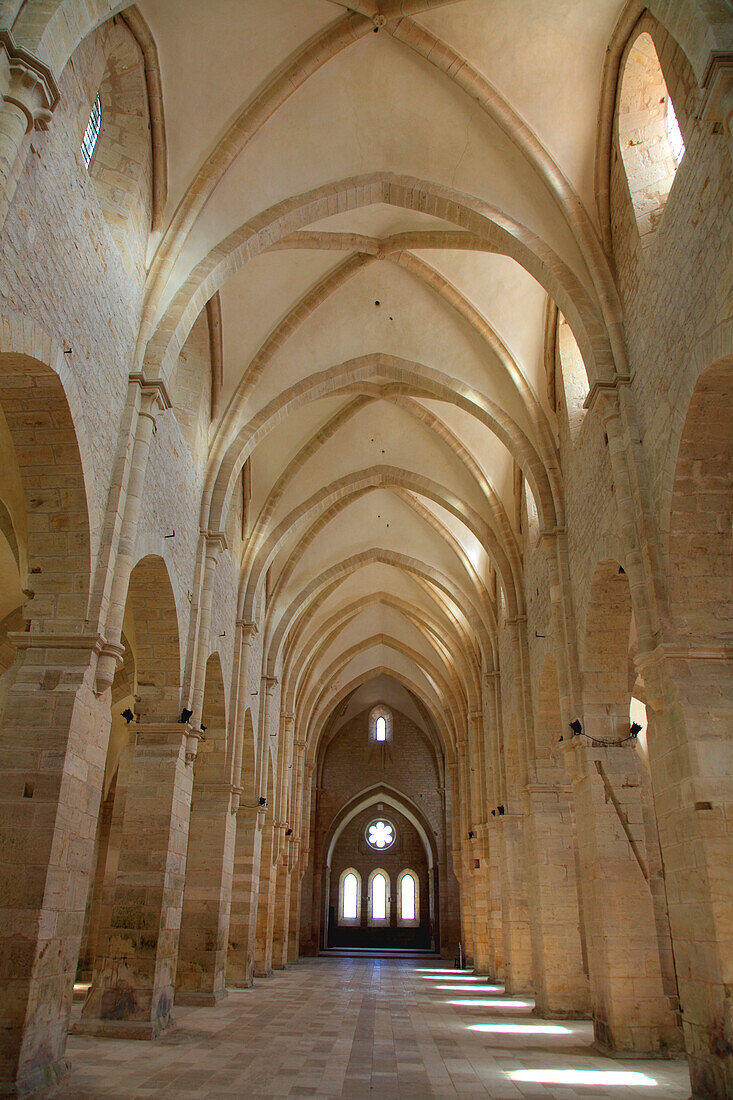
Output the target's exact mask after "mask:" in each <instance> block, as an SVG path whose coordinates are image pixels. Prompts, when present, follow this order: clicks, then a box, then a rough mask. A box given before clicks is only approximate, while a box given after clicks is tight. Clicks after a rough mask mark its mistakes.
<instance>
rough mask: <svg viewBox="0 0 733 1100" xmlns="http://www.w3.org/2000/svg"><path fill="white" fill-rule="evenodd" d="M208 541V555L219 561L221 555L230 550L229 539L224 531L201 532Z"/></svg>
mask: <svg viewBox="0 0 733 1100" xmlns="http://www.w3.org/2000/svg"><path fill="white" fill-rule="evenodd" d="M201 534H202V535H203V537H204V538H205V540H206V553H207V554H208V555H210V556H211V557H216V558H217V559H218V557H219V554H222V553H223V552H224V551H225V550H228V549H229V543H228V542H227V537H226V535H225V534H224V532H223V531H203V530H202V531H201Z"/></svg>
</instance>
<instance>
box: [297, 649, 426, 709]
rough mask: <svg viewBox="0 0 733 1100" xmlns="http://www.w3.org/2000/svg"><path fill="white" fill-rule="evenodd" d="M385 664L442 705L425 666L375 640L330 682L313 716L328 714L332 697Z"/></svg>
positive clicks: (334, 697) (423, 696)
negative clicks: (422, 666)
mask: <svg viewBox="0 0 733 1100" xmlns="http://www.w3.org/2000/svg"><path fill="white" fill-rule="evenodd" d="M382 667H385V668H387V669H390V670H394V671H395V672H396V673H398V674H401V675H402V677H403V678H404V679H405V680H406V681H407V682H408V683H412V684H414V685H415V690H416V691H417V693H418V695H419V696H420V697H421V698H425V699H426V701H427V702H428V705H429V706H430V705H432V707H433V708H435V707H436V706H440V707H442V705H443V700H442V694H441V693H440V692H439V690H438V689H437V685H436V683H435V682H434V681H432V680H431V679H429V677H428V675H427V674H426V672H425V670H424V669H423V668H421V667H420V666H419V665H417V664H415V662H414V661H411V660H410V659H409V658H408V657H405V656H404V655H403V654H401V653H399V652H398V651H397V650H395V649H393V648H392V647H391V646H388V645H384V644H383V643H375V644H373V645H370V646H369V647H368V648H367V649H366V650H365V651H364V652H363V653H359V654H358V655H357V656H356V657H354V658H353V660H351V661H350V662H349V664H348V665H347V667H346V668H345V669H344V670H343V671H342V672H340V673H339V674H338V675H337V676H335V677H334V678H333V680H332V681H331V682H330V683H329V684H328V688H327V690H326V691H325V692H323V693H322V695H321V700H320V706H319V707H318V708H317V710H316V712H315V715H314V717H316V718H320V719H321V720H322V719H323V718H325V717H326V716H327V714H328V713H329V711H330V710H331V708H332V706H333V702H332V700H335V699H336V698H337V697H338V693H339V691H340V690H341V689H342V688H344V687H346V686H347V685H348V684H349V683H351V682H353V681H355V680H358V679H360V678H361V677H364V676H368V675H369V673H370V672H373V671H374V670H375V669H380V668H382Z"/></svg>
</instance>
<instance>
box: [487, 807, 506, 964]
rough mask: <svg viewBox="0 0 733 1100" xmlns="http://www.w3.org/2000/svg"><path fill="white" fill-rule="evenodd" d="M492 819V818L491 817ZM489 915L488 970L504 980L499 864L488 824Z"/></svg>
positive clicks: (491, 827)
mask: <svg viewBox="0 0 733 1100" xmlns="http://www.w3.org/2000/svg"><path fill="white" fill-rule="evenodd" d="M492 821H493V818H492ZM488 839H489V915H490V918H491V943H492V946H493V967H492V969H490V970H489V973H490V974H491V976H492V977H494V978H497V979H499V980H500V981H503V980H504V972H505V953H504V925H503V921H502V907H501V865H500V860H499V845H498V843H497V834H496V830H495V829H494V828H493V825H491V824H490V825H489V830H488Z"/></svg>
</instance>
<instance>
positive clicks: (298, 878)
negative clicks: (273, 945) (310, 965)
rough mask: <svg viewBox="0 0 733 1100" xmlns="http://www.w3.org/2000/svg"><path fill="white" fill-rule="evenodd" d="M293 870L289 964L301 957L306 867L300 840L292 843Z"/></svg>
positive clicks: (289, 920) (289, 927)
mask: <svg viewBox="0 0 733 1100" xmlns="http://www.w3.org/2000/svg"><path fill="white" fill-rule="evenodd" d="M292 852H293V855H292V862H293V871H292V875H291V882H290V917H289V919H288V945H287V946H288V965H289V966H292V964H293V963H296V962H297V961H298V959H299V958H300V897H301V883H302V881H303V871H304V867H303V866H301V859H300V842H299V841H297V840H294V841H293V844H292Z"/></svg>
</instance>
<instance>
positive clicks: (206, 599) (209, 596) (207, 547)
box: [189, 532, 227, 729]
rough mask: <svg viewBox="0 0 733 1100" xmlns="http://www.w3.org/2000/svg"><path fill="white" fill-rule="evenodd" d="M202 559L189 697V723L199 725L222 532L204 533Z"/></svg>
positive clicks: (221, 551) (194, 725)
mask: <svg viewBox="0 0 733 1100" xmlns="http://www.w3.org/2000/svg"><path fill="white" fill-rule="evenodd" d="M202 537H203V540H204V561H203V576H202V578H201V586H200V589H199V601H198V623H197V629H196V641H195V646H194V650H195V658H194V667H193V677H192V681H193V682H192V684H191V692H190V698H189V707H190V709H191V711H192V712H193V713H192V716H191V725H192V726H193V727H194V729H198V728H199V726H200V725H201V712H202V708H203V705H204V691H205V688H206V662H207V660H208V659H209V641H210V635H211V609H212V600H213V589H214V578H215V576H216V567H217V565H218V564H219V557H220V555H221V554H222V553H223V551H224V550H226V548H227V541H226V538H225V536H224V535H222V534H215V535H212V534H211V533H209V534H204V533H203V532H202Z"/></svg>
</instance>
